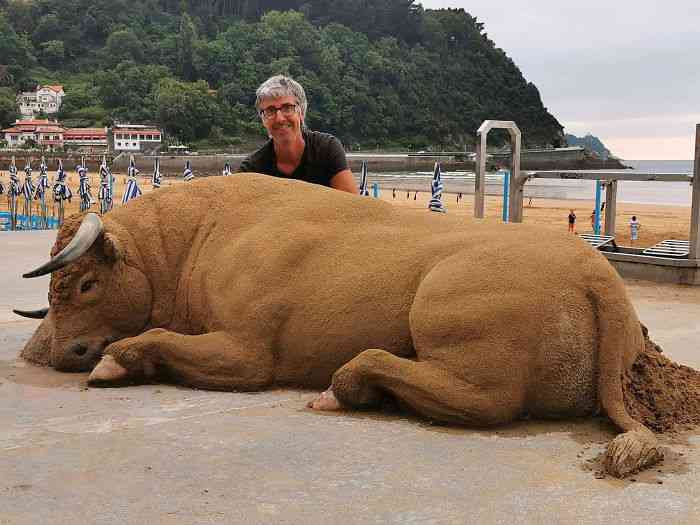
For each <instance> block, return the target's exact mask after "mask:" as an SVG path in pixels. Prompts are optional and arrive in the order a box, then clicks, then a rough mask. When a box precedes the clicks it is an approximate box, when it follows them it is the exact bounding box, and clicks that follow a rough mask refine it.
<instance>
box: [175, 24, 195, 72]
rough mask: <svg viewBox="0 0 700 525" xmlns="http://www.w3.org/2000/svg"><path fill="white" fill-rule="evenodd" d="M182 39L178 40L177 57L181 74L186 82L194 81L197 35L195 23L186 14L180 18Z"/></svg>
mask: <svg viewBox="0 0 700 525" xmlns="http://www.w3.org/2000/svg"><path fill="white" fill-rule="evenodd" d="M179 36H180V38H179V40H178V48H177V56H178V67H179V73H180V76H181V77H182V78H184V79H185V80H193V79H194V66H193V57H194V47H195V40H196V39H197V33H196V30H195V27H194V23H193V22H192V19H191V18H190V15H188V14H187V13H186V12H183V13H182V17H181V18H180V35H179Z"/></svg>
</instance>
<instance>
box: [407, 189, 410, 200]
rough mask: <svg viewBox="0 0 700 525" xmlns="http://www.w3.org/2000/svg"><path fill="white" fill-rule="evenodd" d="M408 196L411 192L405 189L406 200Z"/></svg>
mask: <svg viewBox="0 0 700 525" xmlns="http://www.w3.org/2000/svg"><path fill="white" fill-rule="evenodd" d="M410 196H411V192H410V191H408V190H407V191H406V200H408V198H409V197H410Z"/></svg>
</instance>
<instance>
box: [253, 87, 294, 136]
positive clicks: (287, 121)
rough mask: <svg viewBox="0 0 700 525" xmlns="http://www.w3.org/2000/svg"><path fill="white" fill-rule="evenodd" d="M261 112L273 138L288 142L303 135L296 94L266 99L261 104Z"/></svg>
mask: <svg viewBox="0 0 700 525" xmlns="http://www.w3.org/2000/svg"><path fill="white" fill-rule="evenodd" d="M292 108H293V111H292ZM274 110H277V111H274ZM273 111H274V113H272V114H270V115H266V114H265V113H266V112H267V113H271V112H273ZM260 113H261V115H262V123H263V126H265V129H266V130H267V132H268V134H269V135H270V137H272V140H274V141H278V142H286V141H290V140H293V139H296V138H297V137H300V136H301V109H300V108H299V103H298V102H297V99H296V97H295V96H293V95H288V96H285V97H279V98H269V99H265V100H263V102H262V103H261V104H260Z"/></svg>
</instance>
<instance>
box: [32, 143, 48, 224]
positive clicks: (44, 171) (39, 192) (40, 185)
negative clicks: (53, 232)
mask: <svg viewBox="0 0 700 525" xmlns="http://www.w3.org/2000/svg"><path fill="white" fill-rule="evenodd" d="M48 188H49V167H48V166H47V165H46V159H44V157H41V164H39V181H38V182H37V185H36V190H35V191H34V199H35V200H38V201H39V206H40V207H41V225H42V226H43V227H44V228H48V227H49V212H48V210H47V207H46V190H47V189H48Z"/></svg>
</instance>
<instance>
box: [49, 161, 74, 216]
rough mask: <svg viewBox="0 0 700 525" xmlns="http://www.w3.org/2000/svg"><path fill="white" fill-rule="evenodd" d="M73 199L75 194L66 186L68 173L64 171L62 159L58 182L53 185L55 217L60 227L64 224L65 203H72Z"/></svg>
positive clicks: (57, 170)
mask: <svg viewBox="0 0 700 525" xmlns="http://www.w3.org/2000/svg"><path fill="white" fill-rule="evenodd" d="M72 198H73V192H72V191H71V190H70V188H69V187H68V185H67V184H66V172H65V171H64V170H63V162H61V159H58V168H56V182H55V183H54V185H53V216H54V217H55V218H56V220H57V221H58V225H59V226H60V225H62V224H63V219H64V212H65V205H64V201H68V202H70V201H71V199H72ZM57 208H58V209H57Z"/></svg>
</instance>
